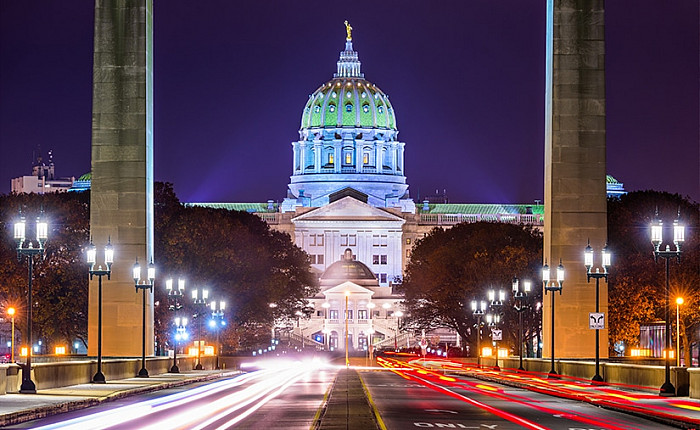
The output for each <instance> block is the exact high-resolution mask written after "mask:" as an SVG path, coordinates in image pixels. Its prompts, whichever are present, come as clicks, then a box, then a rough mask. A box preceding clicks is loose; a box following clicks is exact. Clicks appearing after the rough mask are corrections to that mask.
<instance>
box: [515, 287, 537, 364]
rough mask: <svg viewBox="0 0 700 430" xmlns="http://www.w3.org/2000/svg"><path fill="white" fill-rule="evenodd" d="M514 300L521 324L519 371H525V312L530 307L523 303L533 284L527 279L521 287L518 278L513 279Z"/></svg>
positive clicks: (519, 334)
mask: <svg viewBox="0 0 700 430" xmlns="http://www.w3.org/2000/svg"><path fill="white" fill-rule="evenodd" d="M512 284H513V298H514V299H515V303H514V304H513V309H515V311H516V312H517V313H518V323H519V324H520V329H519V330H518V355H519V356H520V367H518V370H525V368H524V367H523V311H524V310H525V309H528V308H529V307H530V306H528V305H527V304H523V301H524V300H525V299H526V298H527V295H528V293H529V292H530V290H531V289H532V283H531V282H530V280H528V279H526V280H524V281H523V284H522V285H520V280H519V279H518V278H517V277H513V282H512Z"/></svg>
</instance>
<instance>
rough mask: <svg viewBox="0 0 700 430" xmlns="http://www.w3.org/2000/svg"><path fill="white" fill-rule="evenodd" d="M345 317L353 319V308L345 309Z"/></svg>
mask: <svg viewBox="0 0 700 430" xmlns="http://www.w3.org/2000/svg"><path fill="white" fill-rule="evenodd" d="M345 317H346V318H347V319H349V320H351V319H352V309H348V310H346V311H345Z"/></svg>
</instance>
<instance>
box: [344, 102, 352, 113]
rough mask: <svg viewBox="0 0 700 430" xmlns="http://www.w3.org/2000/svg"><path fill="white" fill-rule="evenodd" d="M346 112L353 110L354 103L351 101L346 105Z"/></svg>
mask: <svg viewBox="0 0 700 430" xmlns="http://www.w3.org/2000/svg"><path fill="white" fill-rule="evenodd" d="M345 112H352V105H351V104H350V103H348V104H346V105H345Z"/></svg>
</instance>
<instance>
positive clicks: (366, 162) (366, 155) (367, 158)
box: [362, 152, 369, 164]
mask: <svg viewBox="0 0 700 430" xmlns="http://www.w3.org/2000/svg"><path fill="white" fill-rule="evenodd" d="M362 162H363V163H364V164H369V154H368V153H366V152H365V153H364V154H362Z"/></svg>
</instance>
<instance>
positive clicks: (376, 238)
mask: <svg viewBox="0 0 700 430" xmlns="http://www.w3.org/2000/svg"><path fill="white" fill-rule="evenodd" d="M372 246H379V235H378V234H375V235H372Z"/></svg>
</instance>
